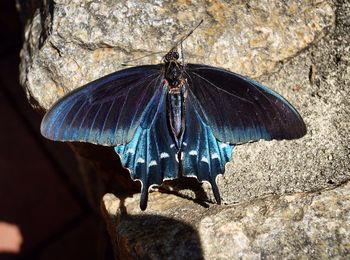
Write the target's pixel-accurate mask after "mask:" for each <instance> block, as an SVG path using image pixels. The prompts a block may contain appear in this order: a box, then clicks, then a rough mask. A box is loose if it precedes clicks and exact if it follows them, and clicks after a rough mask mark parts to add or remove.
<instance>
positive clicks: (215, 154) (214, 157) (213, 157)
mask: <svg viewBox="0 0 350 260" xmlns="http://www.w3.org/2000/svg"><path fill="white" fill-rule="evenodd" d="M211 158H212V159H218V158H219V155H218V154H217V153H213V154H212V155H211Z"/></svg>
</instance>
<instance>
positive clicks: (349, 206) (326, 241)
mask: <svg viewBox="0 0 350 260" xmlns="http://www.w3.org/2000/svg"><path fill="white" fill-rule="evenodd" d="M138 200H139V196H135V197H133V198H127V199H125V200H119V199H118V198H116V197H115V196H114V195H113V194H106V195H105V196H104V198H103V203H102V212H103V213H104V216H105V219H106V221H107V223H108V231H109V233H110V234H111V237H112V243H113V244H114V250H115V256H116V258H117V259H135V258H137V259H144V258H150V259H203V258H204V259H261V258H269V259H300V258H305V259H328V258H336V259H346V258H348V257H349V256H350V246H349V245H350V232H349V231H350V184H349V183H348V184H346V185H342V186H340V187H338V188H337V189H334V190H326V191H323V192H320V193H296V194H292V195H283V196H276V195H275V196H272V195H270V196H266V197H264V198H260V199H256V200H253V201H249V202H245V203H240V204H237V205H230V206H219V205H212V206H209V207H208V208H205V207H203V206H202V205H199V204H197V203H195V202H194V201H190V200H184V199H182V198H180V197H178V196H175V195H170V194H162V193H158V192H153V193H151V194H150V202H149V209H148V210H147V211H146V212H141V211H140V209H138Z"/></svg>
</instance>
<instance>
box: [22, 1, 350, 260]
mask: <svg viewBox="0 0 350 260" xmlns="http://www.w3.org/2000/svg"><path fill="white" fill-rule="evenodd" d="M180 2H181V4H180ZM180 2H176V3H163V2H162V1H151V2H148V3H140V2H138V1H124V2H118V3H115V2H114V1H103V2H101V1H85V2H81V1H66V0H56V1H50V0H48V1H43V3H41V2H39V1H31V3H37V4H36V5H35V4H33V5H32V6H30V7H26V8H24V5H25V3H24V2H23V3H22V2H19V7H20V9H21V10H22V16H24V17H25V20H26V21H27V22H26V27H25V38H24V46H23V49H22V52H21V66H20V71H21V83H22V85H23V87H24V88H25V90H26V92H27V95H28V99H29V101H30V102H31V104H32V105H33V107H35V108H38V109H42V110H45V109H48V108H49V107H50V106H51V105H52V104H53V102H54V101H56V100H57V99H58V98H59V97H61V96H63V95H64V94H65V93H68V92H69V91H71V90H73V89H75V88H77V87H79V86H81V85H83V84H85V83H87V82H89V81H92V80H94V79H96V78H99V77H101V76H103V75H106V74H108V73H110V72H113V71H115V70H118V69H120V68H121V63H122V62H124V61H126V60H133V59H135V58H138V57H142V56H145V55H147V54H151V53H153V52H160V51H163V53H164V52H166V51H168V50H169V49H170V48H171V47H172V46H173V44H174V42H175V41H176V39H179V38H180V37H181V36H182V35H184V34H185V33H186V32H188V31H189V30H190V29H191V28H193V27H194V26H195V25H196V24H198V22H199V21H200V20H201V19H204V23H203V25H202V26H201V27H199V28H198V29H197V30H196V31H195V32H194V33H193V34H192V35H191V36H190V37H189V38H188V39H186V41H185V42H184V50H185V58H186V61H188V62H191V63H205V64H210V65H214V66H219V67H225V68H227V69H230V70H232V71H235V72H238V73H242V74H245V75H248V76H250V77H254V78H256V79H257V80H259V81H260V82H262V83H263V84H265V85H267V86H269V87H270V88H272V89H274V90H276V91H277V92H279V93H280V94H282V95H283V96H285V97H286V98H287V99H288V100H289V101H290V102H291V103H292V104H293V105H294V106H295V107H296V108H297V109H298V111H300V113H301V115H302V116H303V118H304V120H305V122H306V124H307V128H308V133H307V135H306V136H305V137H304V138H302V139H299V140H295V141H280V142H277V141H272V142H265V141H260V142H256V143H251V144H245V145H239V146H237V147H236V148H235V150H234V156H233V160H232V162H230V163H228V164H227V166H226V172H225V175H224V176H222V177H221V178H219V188H220V190H221V194H222V197H223V202H224V204H226V205H225V206H209V208H205V207H203V206H200V205H198V204H196V203H195V202H194V201H192V200H190V199H189V198H196V200H195V201H196V202H198V203H199V202H200V203H202V205H207V206H208V205H209V204H206V202H203V200H202V199H201V198H206V196H207V197H208V201H210V200H212V195H211V193H210V192H209V193H206V192H205V191H207V190H208V189H207V187H206V186H205V185H203V186H204V189H203V190H204V193H205V195H206V196H197V195H198V194H196V193H195V192H188V189H189V188H188V187H187V191H181V192H180V195H181V196H182V197H177V196H175V195H170V194H164V193H157V192H154V193H152V194H151V196H150V203H149V207H148V209H147V211H146V212H145V213H141V212H140V211H139V209H138V197H137V196H135V197H134V198H133V199H130V198H128V199H126V200H125V202H123V203H124V204H125V207H124V206H122V207H121V208H124V211H125V210H126V211H127V213H128V214H125V212H124V213H123V214H122V213H121V212H119V213H115V210H114V211H111V212H109V213H108V214H110V215H108V214H107V215H105V219H106V222H107V223H108V225H109V231H110V235H111V237H112V240H113V242H115V243H114V246H115V250H116V251H117V252H116V256H120V257H121V256H122V258H123V257H125V258H127V257H129V258H133V257H135V256H140V257H143V256H149V257H150V258H153V259H157V258H164V257H166V256H167V255H168V254H169V252H172V253H173V254H174V252H176V254H177V256H178V257H179V258H180V257H186V258H189V257H191V258H199V259H200V258H204V257H205V258H226V257H228V258H230V256H235V257H242V258H243V257H247V258H266V257H268V256H271V257H275V258H279V257H280V256H281V257H282V258H296V257H305V256H306V257H307V256H311V258H312V257H314V258H321V257H322V258H326V257H339V258H342V257H343V258H346V256H349V246H348V245H349V236H348V234H349V233H350V230H349V194H348V193H347V192H348V191H347V189H348V188H349V187H348V186H349V184H346V185H344V183H347V182H348V181H349V179H350V164H349V159H350V152H349V148H350V146H349V143H350V142H349V141H350V140H349V134H348V129H350V104H349V100H348V97H349V94H350V93H349V92H350V90H349V87H348V86H349V85H350V70H349V68H350V66H349V61H350V47H349V46H350V35H349V33H348V32H349V30H350V22H349V17H350V11H349V9H350V4H349V3H348V2H347V1H341V0H338V1H330V0H323V1H322V0H308V1H282V2H281V1H249V2H245V1H238V2H235V3H230V2H227V1H199V0H198V1H191V2H188V1H180ZM26 4H27V5H28V3H26ZM161 57H162V54H153V55H150V56H147V57H145V58H143V59H139V60H133V61H130V63H131V64H133V65H136V64H141V63H142V64H148V63H157V62H160V60H161ZM99 149H101V148H99ZM77 152H78V153H79V154H80V155H81V151H80V150H79V149H78V150H77ZM92 154H97V153H96V152H95V153H92ZM98 154H99V153H98ZM82 156H84V155H82ZM111 156H115V155H114V154H113V155H109V156H104V155H102V156H100V157H101V158H98V159H93V160H94V163H93V166H92V168H94V169H95V171H97V175H96V176H97V177H96V176H95V177H94V178H102V177H100V176H106V175H108V176H111V175H113V174H115V175H118V176H119V175H120V174H121V172H120V171H121V169H120V168H118V167H116V166H115V165H117V164H116V163H114V162H113V163H111V162H110V161H111V160H110V159H109V158H111ZM102 157H103V158H102ZM84 160H85V159H84ZM84 160H82V161H84ZM87 160H88V161H90V160H92V159H91V157H90V156H88V159H87ZM103 160H108V161H109V165H110V167H109V168H108V169H107V166H106V165H107V164H108V163H106V162H104V161H103ZM115 160H116V161H118V159H117V157H116V156H115ZM85 161H86V160H85ZM113 165H114V166H115V167H116V168H115V169H116V170H114V168H113ZM104 179H105V180H107V181H106V182H105V186H108V185H111V186H113V185H114V183H115V185H117V186H114V187H109V188H106V187H105V189H104V190H114V191H119V193H121V194H118V196H123V195H125V194H126V193H127V191H128V189H129V187H130V190H132V192H133V191H135V187H134V186H132V185H131V184H130V183H128V181H127V180H126V175H125V172H124V173H123V176H122V178H116V176H111V177H106V178H104ZM111 180H115V181H114V182H113V185H112V183H110V181H111ZM86 183H90V185H91V184H93V183H95V182H94V181H93V180H92V181H87V182H86ZM106 183H108V185H107V184H106ZM119 183H122V185H121V186H118V185H119ZM341 185H343V186H341ZM338 186H340V187H338ZM337 187H338V188H337ZM138 188H139V186H138ZM165 188H166V187H165ZM184 189H185V190H186V187H185V188H184ZM327 189H333V190H330V191H326V190H327ZM99 190H101V189H99ZM102 190H103V189H102ZM169 190H170V188H169ZM319 192H321V193H320V194H319ZM96 193H98V192H96ZM173 193H175V194H179V193H177V191H176V190H175V191H173ZM286 193H288V194H291V195H285V194H286ZM99 194H100V192H99ZM269 194H275V196H270V195H269ZM267 195H269V196H268V197H266V196H267ZM98 196H100V195H95V200H98V199H99V198H96V197H98ZM109 196H110V197H109V198H110V199H109V201H110V203H111V204H112V205H116V206H114V207H115V209H119V205H120V201H118V200H117V199H116V198H114V197H111V195H109ZM106 200H107V199H106V197H105V201H104V202H105V203H107V202H106ZM123 203H122V204H123ZM235 203H239V204H238V205H235ZM102 206H103V207H104V204H102ZM117 211H118V210H117ZM119 211H120V210H119ZM113 221H114V222H115V223H114V222H113ZM142 223H146V224H142ZM112 224H113V225H112ZM154 226H155V227H157V229H154ZM158 228H159V229H158ZM172 228H174V230H173V229H172ZM157 230H161V231H162V232H163V233H164V234H163V233H161V232H158V231H157ZM181 234H185V235H184V236H183V237H182V236H181ZM173 237H175V239H173ZM138 241H139V242H138ZM187 246H188V247H189V248H191V252H189V251H186V250H187V249H186V248H187Z"/></svg>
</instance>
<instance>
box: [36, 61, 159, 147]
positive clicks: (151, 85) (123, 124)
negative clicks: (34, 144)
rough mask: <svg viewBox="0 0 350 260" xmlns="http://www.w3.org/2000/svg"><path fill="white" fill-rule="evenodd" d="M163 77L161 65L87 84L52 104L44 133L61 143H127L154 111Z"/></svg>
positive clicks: (103, 78)
mask: <svg viewBox="0 0 350 260" xmlns="http://www.w3.org/2000/svg"><path fill="white" fill-rule="evenodd" d="M160 77H161V76H160V66H159V65H146V66H139V67H133V68H129V69H125V70H121V71H118V72H115V73H112V74H110V75H107V76H105V77H102V78H100V79H98V80H95V81H93V82H91V83H88V84H87V85H85V86H83V87H81V88H79V89H76V90H75V91H72V92H71V93H69V94H68V95H66V96H65V97H64V98H62V99H60V100H59V101H58V102H57V103H56V104H54V105H53V107H52V108H51V109H50V110H49V111H48V112H47V113H46V115H45V117H44V118H43V120H42V123H41V133H42V135H44V136H45V137H46V138H48V139H51V140H58V141H82V142H90V143H95V144H101V145H116V144H121V143H127V142H129V141H130V140H131V139H132V137H133V136H134V133H135V131H136V129H137V127H138V126H139V125H140V124H142V118H143V115H144V114H147V113H148V112H149V110H150V109H151V108H152V107H151V106H150V102H151V100H152V98H153V97H154V93H155V92H156V88H157V87H158V85H159V84H158V83H159V80H160ZM153 102H154V99H153Z"/></svg>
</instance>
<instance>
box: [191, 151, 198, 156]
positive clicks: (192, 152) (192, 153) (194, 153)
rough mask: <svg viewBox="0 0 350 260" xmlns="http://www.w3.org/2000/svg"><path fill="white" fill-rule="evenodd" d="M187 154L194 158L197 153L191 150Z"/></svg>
mask: <svg viewBox="0 0 350 260" xmlns="http://www.w3.org/2000/svg"><path fill="white" fill-rule="evenodd" d="M189 154H190V155H194V156H196V155H197V154H198V153H197V151H196V150H191V151H190V152H189Z"/></svg>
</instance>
